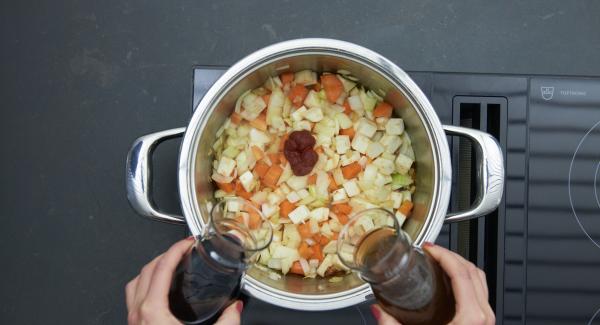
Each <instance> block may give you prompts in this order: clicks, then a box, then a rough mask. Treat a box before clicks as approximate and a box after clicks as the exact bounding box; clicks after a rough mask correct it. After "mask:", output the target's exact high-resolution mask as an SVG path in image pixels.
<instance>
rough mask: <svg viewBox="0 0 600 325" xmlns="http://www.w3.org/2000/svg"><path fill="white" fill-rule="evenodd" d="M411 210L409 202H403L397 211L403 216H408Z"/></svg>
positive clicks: (411, 206)
mask: <svg viewBox="0 0 600 325" xmlns="http://www.w3.org/2000/svg"><path fill="white" fill-rule="evenodd" d="M412 209H413V203H412V202H410V201H404V202H402V204H401V205H400V209H398V211H400V212H401V213H402V214H403V215H405V216H408V215H410V213H411V212H412Z"/></svg>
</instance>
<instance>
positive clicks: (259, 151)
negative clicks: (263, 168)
mask: <svg viewBox="0 0 600 325" xmlns="http://www.w3.org/2000/svg"><path fill="white" fill-rule="evenodd" d="M251 149H252V154H253V155H254V158H255V159H256V160H257V161H258V160H261V159H263V158H264V156H265V153H264V152H263V151H262V149H261V148H259V147H257V146H252V147H251Z"/></svg>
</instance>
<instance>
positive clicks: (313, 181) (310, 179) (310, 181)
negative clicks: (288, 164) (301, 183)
mask: <svg viewBox="0 0 600 325" xmlns="http://www.w3.org/2000/svg"><path fill="white" fill-rule="evenodd" d="M315 184H317V174H312V175H310V176H308V185H315Z"/></svg>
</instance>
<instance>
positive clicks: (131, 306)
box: [125, 237, 244, 325]
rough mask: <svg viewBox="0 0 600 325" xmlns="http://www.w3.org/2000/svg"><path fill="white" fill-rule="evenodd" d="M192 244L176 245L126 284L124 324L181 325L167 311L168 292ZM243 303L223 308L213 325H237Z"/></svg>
mask: <svg viewBox="0 0 600 325" xmlns="http://www.w3.org/2000/svg"><path fill="white" fill-rule="evenodd" d="M193 243H194V239H193V238H191V237H190V238H188V239H184V240H182V241H179V242H177V243H175V244H174V245H173V246H171V248H169V250H167V251H166V252H165V253H163V254H161V255H159V256H157V257H156V258H155V259H153V260H152V261H151V262H150V263H148V264H146V265H145V266H144V267H143V268H142V271H141V272H140V274H139V275H138V276H136V277H135V278H134V279H133V280H131V281H130V282H129V283H127V286H126V287H125V297H126V302H127V311H128V314H127V322H128V323H129V324H130V325H138V324H146V325H153V324H160V325H163V324H181V322H180V321H179V320H177V318H175V316H173V314H172V313H171V310H170V309H169V288H170V286H171V280H172V277H173V272H175V269H176V268H177V264H178V263H179V261H180V260H181V258H182V257H183V255H185V253H186V252H187V251H188V250H189V248H190V247H191V246H192V244H193ZM243 306H244V305H243V303H242V302H241V301H236V302H234V303H233V304H231V305H230V306H229V307H227V308H225V310H224V311H223V313H222V315H221V317H220V318H219V319H218V320H217V322H216V323H215V324H216V325H239V324H240V314H241V312H242V308H243Z"/></svg>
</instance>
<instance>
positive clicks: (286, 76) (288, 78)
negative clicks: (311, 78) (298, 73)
mask: <svg viewBox="0 0 600 325" xmlns="http://www.w3.org/2000/svg"><path fill="white" fill-rule="evenodd" d="M279 79H281V83H283V84H284V85H288V84H291V83H292V81H294V74H293V73H292V72H286V73H282V74H281V75H280V76H279Z"/></svg>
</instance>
